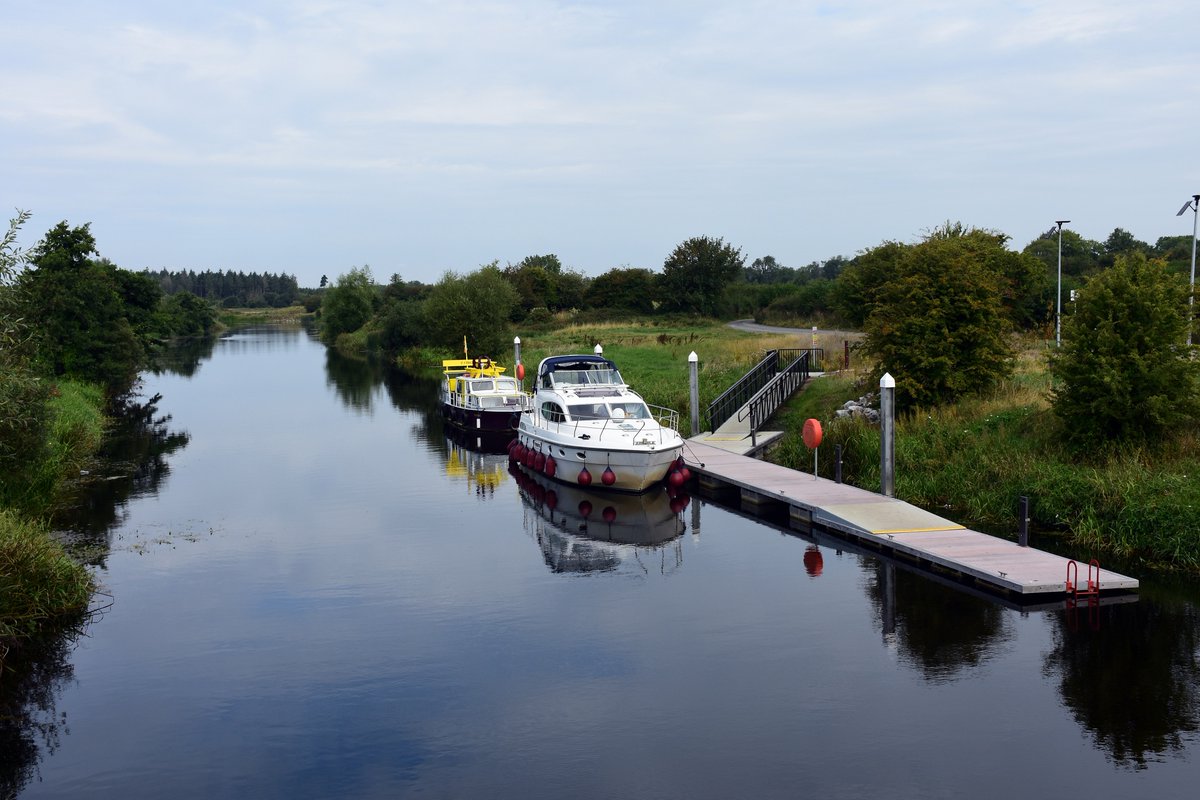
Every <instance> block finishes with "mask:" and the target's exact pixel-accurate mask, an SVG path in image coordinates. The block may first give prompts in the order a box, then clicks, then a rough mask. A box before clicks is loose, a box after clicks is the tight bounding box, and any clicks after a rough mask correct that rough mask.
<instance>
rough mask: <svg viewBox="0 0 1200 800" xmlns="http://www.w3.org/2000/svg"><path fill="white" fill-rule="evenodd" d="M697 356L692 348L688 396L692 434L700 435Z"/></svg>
mask: <svg viewBox="0 0 1200 800" xmlns="http://www.w3.org/2000/svg"><path fill="white" fill-rule="evenodd" d="M698 371H699V358H698V357H697V356H696V351H695V350H693V351H692V352H691V355H689V356H688V396H689V399H690V400H691V404H692V436H699V435H700V377H699V374H698Z"/></svg>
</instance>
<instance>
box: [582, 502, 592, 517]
mask: <svg viewBox="0 0 1200 800" xmlns="http://www.w3.org/2000/svg"><path fill="white" fill-rule="evenodd" d="M591 514H592V504H591V503H590V502H589V501H587V500H580V501H579V516H581V517H583V518H584V519H587V518H588V517H589V516H591Z"/></svg>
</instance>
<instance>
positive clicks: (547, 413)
mask: <svg viewBox="0 0 1200 800" xmlns="http://www.w3.org/2000/svg"><path fill="white" fill-rule="evenodd" d="M542 416H543V417H545V418H546V419H547V420H549V421H550V422H562V421H563V420H565V419H566V418H567V415H566V414H564V413H563V410H562V406H560V405H559V404H558V403H552V402H545V403H542Z"/></svg>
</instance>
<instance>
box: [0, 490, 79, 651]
mask: <svg viewBox="0 0 1200 800" xmlns="http://www.w3.org/2000/svg"><path fill="white" fill-rule="evenodd" d="M91 594H92V583H91V578H90V577H89V575H88V573H87V570H85V569H84V568H83V567H81V566H80V565H79V564H76V563H75V562H74V561H72V560H71V559H70V558H69V557H68V556H67V554H66V553H65V552H64V551H63V549H62V547H61V546H60V545H59V544H58V543H57V542H55V541H53V540H52V539H51V538H50V535H49V532H48V531H47V530H46V529H45V528H44V527H42V526H40V525H37V524H34V523H31V522H27V521H24V520H22V519H20V518H19V517H17V516H16V515H15V514H14V513H13V512H11V511H8V510H2V509H0V642H2V641H3V640H4V639H10V638H12V637H15V636H27V635H29V634H31V633H33V632H35V631H36V630H37V627H38V626H39V625H41V624H42V623H44V622H46V621H47V620H49V619H52V618H54V617H57V616H61V615H63V614H67V613H70V612H73V611H80V610H82V609H84V608H86V607H87V604H88V601H89V599H90V598H91Z"/></svg>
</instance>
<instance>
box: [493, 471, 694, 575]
mask: <svg viewBox="0 0 1200 800" xmlns="http://www.w3.org/2000/svg"><path fill="white" fill-rule="evenodd" d="M508 471H509V473H510V474H511V475H512V476H513V478H514V479H515V480H516V482H517V486H518V488H519V489H520V492H521V500H522V502H523V503H524V505H525V510H526V513H525V529H526V530H527V531H529V532H530V533H532V534H533V536H534V538H535V539H536V540H537V542H538V545H539V546H540V547H541V549H542V556H543V557H544V558H545V560H546V566H547V567H549V568H550V570H551V571H552V572H573V573H593V572H622V571H629V572H631V573H636V574H647V573H649V572H650V571H651V570H652V569H653V570H657V571H660V572H663V573H666V572H669V571H673V570H675V569H677V568H678V567H679V566H680V565H681V564H682V561H683V550H682V548H681V547H680V544H681V541H682V540H681V538H680V537H681V536H682V534H683V532H684V531H685V530H686V528H687V526H686V525H685V523H684V521H683V510H684V509H685V508H687V507H688V504H689V503H690V502H691V498H690V497H688V495H687V494H685V493H681V492H678V491H676V490H674V489H669V488H667V487H660V488H657V489H653V490H651V491H648V492H643V493H639V494H629V493H624V492H605V491H592V490H589V489H584V488H582V487H579V486H573V485H571V484H564V483H559V482H557V481H553V480H550V479H549V478H546V477H543V476H541V475H536V474H534V473H530V472H527V471H525V470H524V469H522V468H521V467H520V466H519V465H517V464H516V463H511V464H509V468H508ZM672 495H673V496H672ZM660 562H661V563H660Z"/></svg>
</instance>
